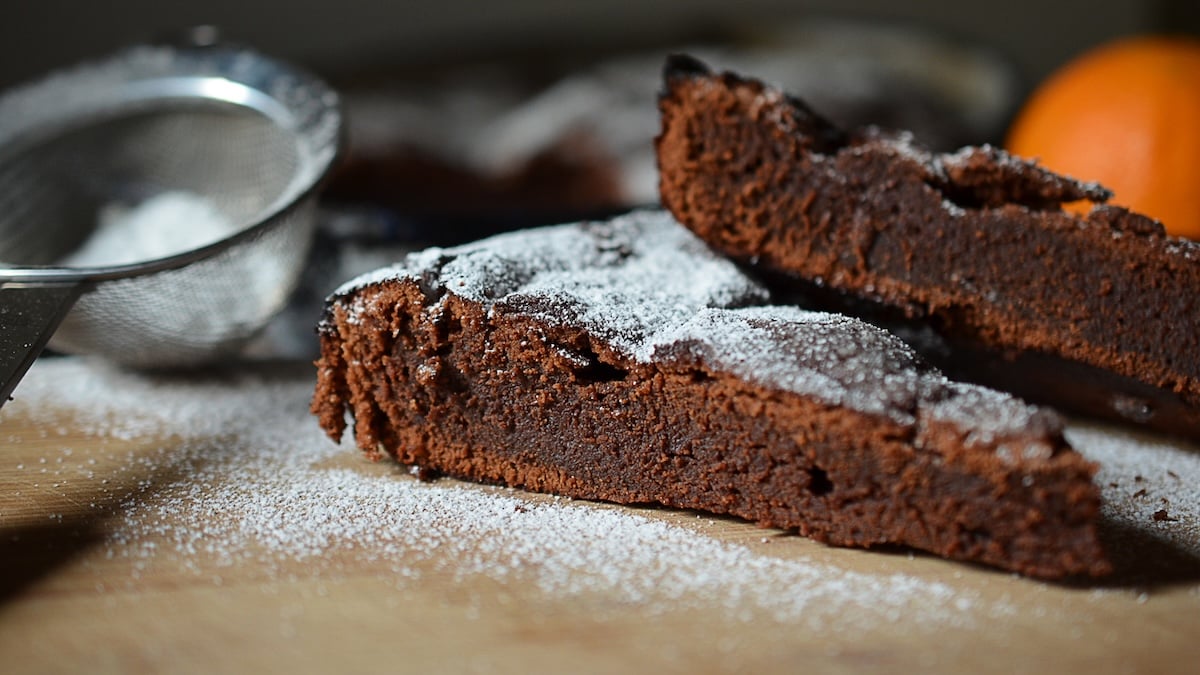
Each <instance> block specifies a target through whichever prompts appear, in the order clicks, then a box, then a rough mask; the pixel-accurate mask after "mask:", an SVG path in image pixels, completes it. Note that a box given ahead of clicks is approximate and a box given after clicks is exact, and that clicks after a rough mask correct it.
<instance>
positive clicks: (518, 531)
mask: <svg viewBox="0 0 1200 675" xmlns="http://www.w3.org/2000/svg"><path fill="white" fill-rule="evenodd" d="M67 382H69V383H71V386H63V383H67ZM311 390H312V377H311V373H308V372H307V371H304V372H297V371H290V372H286V373H275V374H273V375H268V374H259V375H237V376H223V377H205V378H202V379H195V378H193V379H184V378H177V379H176V378H164V377H156V376H138V375H132V374H128V373H124V372H121V371H117V370H114V369H112V368H111V367H109V366H105V365H101V364H98V363H94V362H87V361H84V360H78V359H57V360H43V361H40V362H38V363H37V364H35V366H34V368H33V369H32V370H31V372H30V374H29V375H28V376H27V377H26V379H25V382H24V383H23V385H22V388H21V390H20V392H19V393H20V397H19V398H18V399H17V400H16V401H14V402H13V403H10V404H9V406H7V407H6V408H5V409H4V410H3V411H0V419H3V418H4V417H5V416H7V415H10V414H13V413H16V412H19V413H20V414H24V415H27V416H30V417H32V418H33V419H34V420H38V419H43V421H44V422H45V423H47V424H51V423H52V422H51V420H53V419H54V418H55V417H56V415H61V414H62V413H64V412H65V413H67V414H69V415H70V416H71V417H72V419H73V422H72V424H73V425H75V426H77V427H80V428H84V429H88V430H89V431H90V432H92V433H93V434H95V435H96V436H100V437H112V438H154V437H172V440H171V441H170V443H169V447H170V452H169V454H168V453H164V452H161V451H160V452H158V453H143V455H142V456H140V457H138V458H137V459H136V460H133V459H131V460H130V461H131V462H134V463H137V464H139V465H141V464H145V463H147V462H150V463H155V462H158V463H162V464H163V465H170V466H173V467H177V468H178V467H182V469H183V470H182V472H181V473H180V475H179V476H178V477H177V478H175V479H170V480H165V481H164V483H163V484H162V485H154V486H147V489H146V490H145V491H141V492H139V493H138V494H135V495H133V496H130V497H129V498H127V499H126V501H125V502H123V503H122V504H120V506H119V508H118V510H117V513H116V514H115V520H114V522H113V523H112V525H111V529H110V531H109V533H108V534H107V538H106V540H105V541H104V542H103V544H102V545H103V546H105V547H106V548H107V550H108V556H109V557H110V558H115V559H128V560H129V561H130V562H131V569H132V570H134V571H133V573H134V574H137V573H138V572H137V571H138V570H145V569H147V567H150V566H153V565H154V564H155V561H156V560H160V559H164V558H171V559H182V560H184V561H186V562H187V563H188V564H189V565H191V566H192V567H193V569H194V571H195V572H196V573H197V574H198V575H201V576H209V575H213V574H214V573H219V572H220V569H221V567H222V566H228V565H239V564H242V565H244V564H250V565H254V566H255V567H256V568H259V569H262V570H264V571H266V572H270V571H271V570H272V569H275V568H276V567H278V566H279V565H280V564H281V562H283V561H305V562H309V563H311V564H312V565H313V569H314V570H319V569H320V566H321V564H322V561H327V560H330V559H335V558H337V557H338V556H349V557H351V558H353V559H356V560H358V561H360V562H363V563H365V564H376V565H383V566H386V569H388V570H389V574H391V575H394V576H395V578H396V579H397V581H399V582H404V581H408V582H414V583H415V582H418V581H420V580H421V579H422V578H423V575H425V574H427V573H428V570H431V569H432V570H435V571H437V573H439V574H444V573H446V571H452V573H453V575H455V576H456V577H466V576H471V575H485V576H486V577H488V578H491V579H495V580H497V581H499V582H502V583H507V582H510V581H515V580H517V579H524V580H531V581H532V582H533V585H534V587H536V588H537V589H539V590H540V592H543V593H546V594H550V595H553V596H556V597H572V596H576V595H592V594H599V595H601V596H603V597H606V598H610V599H612V600H613V601H616V602H620V603H626V604H633V605H636V606H639V607H642V608H643V609H644V611H651V612H654V611H676V610H679V609H682V608H687V607H712V606H714V605H715V606H716V607H717V608H724V609H728V610H731V611H733V610H737V611H745V612H749V613H750V614H751V615H754V616H757V617H762V616H766V617H773V618H774V619H775V620H778V621H791V620H797V619H801V618H802V619H803V620H804V621H806V622H808V624H809V625H814V623H815V624H818V625H825V626H827V627H830V626H837V625H840V624H844V623H845V622H846V621H847V619H846V617H848V616H851V615H853V616H855V617H857V618H856V619H855V621H856V622H860V627H861V622H867V623H870V622H895V621H898V620H900V618H901V616H903V618H904V620H905V621H911V622H917V623H929V625H930V626H932V627H936V626H937V625H942V624H945V623H946V622H954V623H956V624H962V622H963V621H964V620H965V619H964V616H965V615H966V614H967V610H983V611H984V612H986V613H989V614H992V615H995V614H997V613H1000V614H1003V613H1005V612H1009V611H1011V608H1008V607H1007V606H1005V605H1003V603H998V602H995V601H992V600H986V599H983V598H981V597H980V596H979V595H978V594H977V593H976V592H967V591H961V590H956V589H955V588H953V587H952V586H951V585H949V584H946V583H941V582H938V581H931V580H927V579H921V578H917V577H913V576H908V575H904V574H869V573H860V572H853V571H849V570H844V569H840V568H838V567H836V566H833V565H830V564H827V563H819V562H815V561H813V560H810V559H803V558H801V559H780V558H773V557H770V556H766V555H762V554H759V553H757V552H755V551H753V550H751V549H750V548H747V547H745V546H740V545H735V544H731V543H727V542H721V541H718V540H715V539H712V538H710V537H707V536H705V535H704V534H702V533H699V532H696V531H693V530H691V529H687V528H684V527H680V526H678V525H672V524H669V523H666V522H663V521H661V520H655V519H651V518H647V517H643V516H640V515H636V514H633V513H630V512H628V511H625V510H622V509H617V508H612V507H608V506H605V505H594V504H589V503H584V502H573V501H569V500H561V499H552V498H545V497H539V496H534V495H525V494H524V493H521V492H517V491H513V490H505V489H498V488H486V487H479V486H471V485H464V484H460V483H456V482H452V481H443V482H434V483H424V482H420V481H417V480H415V479H412V478H410V477H407V476H403V475H396V474H384V473H381V472H379V471H375V470H373V469H377V468H378V467H376V466H375V465H368V464H366V463H362V464H360V465H354V466H349V467H347V466H344V465H343V466H331V465H330V462H331V460H333V459H335V458H337V457H343V456H346V455H347V453H354V452H355V451H354V450H353V449H351V448H349V447H345V446H344V445H343V446H341V447H339V446H337V445H335V444H332V443H330V442H329V441H328V439H326V438H325V437H324V436H323V435H322V434H321V433H320V431H319V429H318V428H317V425H316V423H315V422H314V421H313V420H311V419H310V418H309V416H308V413H307V400H308V396H309V395H310V392H311ZM164 447H166V446H164ZM92 480H97V481H98V480H102V478H101V477H94V478H92ZM105 480H106V479H105ZM151 487H152V488H153V489H150V488H151ZM864 555H866V554H864Z"/></svg>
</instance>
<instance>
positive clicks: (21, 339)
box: [0, 281, 84, 406]
mask: <svg viewBox="0 0 1200 675" xmlns="http://www.w3.org/2000/svg"><path fill="white" fill-rule="evenodd" d="M83 287H84V284H83V283H82V282H78V281H76V282H62V283H38V284H19V285H18V284H11V285H7V286H0V406H3V405H4V404H5V403H7V402H8V400H9V398H10V397H11V396H12V393H13V390H14V389H16V388H17V383H18V382H20V381H21V378H22V377H23V376H24V375H25V371H27V370H29V366H31V365H33V361H34V359H36V358H37V357H38V354H41V353H42V349H43V348H45V346H46V341H47V340H49V339H50V336H51V335H53V334H54V330H55V329H56V328H58V324H59V323H61V322H62V320H63V317H65V316H66V315H67V312H68V311H70V309H71V306H72V305H74V304H75V301H76V300H77V299H78V298H79V295H80V294H81V293H82V292H83Z"/></svg>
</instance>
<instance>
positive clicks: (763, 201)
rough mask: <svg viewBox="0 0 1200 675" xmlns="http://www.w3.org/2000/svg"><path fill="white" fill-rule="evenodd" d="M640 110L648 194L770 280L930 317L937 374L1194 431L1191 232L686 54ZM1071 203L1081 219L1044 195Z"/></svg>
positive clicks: (1081, 186) (1029, 170)
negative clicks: (652, 169) (652, 179)
mask: <svg viewBox="0 0 1200 675" xmlns="http://www.w3.org/2000/svg"><path fill="white" fill-rule="evenodd" d="M659 107H660V111H661V114H662V130H661V134H660V135H659V137H658V138H657V140H656V147H657V152H658V162H659V175H660V190H661V194H662V200H663V204H664V206H665V207H667V208H668V209H669V210H670V211H671V212H672V213H673V214H674V215H675V216H676V218H678V219H679V221H680V222H682V223H683V224H685V225H687V226H688V227H689V228H690V229H691V230H693V231H694V232H695V233H696V234H697V235H699V236H700V237H701V238H702V239H704V240H705V241H707V242H708V243H709V244H710V245H711V246H713V247H714V248H715V249H717V250H718V251H721V252H722V253H725V254H726V255H729V256H731V257H732V258H734V259H735V260H738V261H740V262H742V263H745V264H747V265H749V266H751V267H752V268H754V270H756V272H757V273H760V274H761V275H762V276H763V278H764V279H768V280H769V282H770V283H771V284H772V285H773V287H774V288H775V289H776V290H777V291H780V289H782V288H787V289H789V290H791V291H799V292H801V293H803V294H804V295H805V296H806V297H807V298H808V300H809V301H814V302H816V303H818V304H819V306H823V307H826V308H836V309H838V310H840V311H853V312H858V313H863V315H864V316H872V315H874V317H883V318H891V319H899V320H900V321H902V322H904V321H916V322H919V323H920V324H921V325H922V326H927V327H932V329H933V333H934V334H935V335H936V336H937V337H938V344H939V350H938V351H937V352H936V353H938V354H941V355H944V356H946V357H947V358H946V360H945V362H942V361H939V362H938V363H939V365H941V366H943V367H945V368H947V369H948V370H950V372H952V373H954V374H955V375H962V376H966V377H971V378H975V379H978V380H979V381H982V382H985V383H988V384H993V385H995V386H999V387H1004V388H1007V389H1011V390H1012V391H1014V392H1016V393H1018V394H1020V395H1022V396H1025V397H1027V398H1029V399H1031V400H1035V401H1040V402H1045V403H1050V404H1054V405H1056V406H1059V407H1061V408H1063V409H1067V410H1071V411H1075V412H1081V413H1085V414H1090V415H1098V416H1101V417H1107V418H1111V419H1116V420H1120V421H1125V422H1134V423H1137V424H1140V425H1145V426H1148V427H1151V428H1155V429H1158V430H1161V431H1167V432H1170V433H1175V434H1181V435H1185V436H1190V437H1194V438H1200V332H1198V331H1196V330H1195V327H1196V326H1197V325H1200V303H1197V302H1196V298H1195V296H1196V289H1200V245H1197V244H1195V243H1192V242H1188V241H1183V240H1180V239H1175V238H1171V237H1168V236H1166V235H1165V233H1164V230H1163V228H1162V225H1161V224H1159V223H1157V222H1156V221H1152V220H1150V219H1148V218H1145V217H1144V216H1141V215H1138V214H1135V213H1132V212H1129V211H1127V210H1124V209H1121V208H1118V207H1115V206H1109V205H1104V204H1103V203H1102V202H1104V201H1105V200H1106V199H1107V198H1108V197H1109V193H1108V192H1107V191H1106V190H1104V189H1103V188H1102V187H1100V186H1098V185H1095V184H1085V183H1080V182H1077V181H1075V180H1072V179H1070V178H1066V177H1063V176H1058V175H1055V174H1053V173H1051V172H1049V171H1046V170H1044V169H1042V168H1041V167H1039V166H1037V165H1036V164H1035V163H1033V162H1028V161H1025V160H1022V159H1019V158H1016V157H1013V156H1010V155H1008V154H1006V153H1005V152H1003V151H1001V150H998V149H996V148H992V147H988V146H984V147H976V148H964V149H962V150H961V151H959V152H956V153H952V154H933V153H930V152H927V151H925V150H924V149H922V148H921V147H920V146H919V145H918V144H917V143H915V142H914V140H913V139H912V137H911V135H908V134H905V133H887V132H883V131H880V130H878V129H874V128H866V129H862V130H858V131H854V132H846V131H843V130H841V129H839V128H837V127H835V126H834V125H832V124H830V123H829V122H828V121H826V120H824V119H823V118H821V117H820V116H819V115H818V114H816V113H814V112H813V111H812V110H810V109H809V108H808V107H807V106H806V105H805V104H804V103H803V102H802V101H800V100H798V99H796V98H793V97H790V96H787V95H785V94H784V93H782V92H780V91H779V90H777V89H775V88H772V87H770V86H768V85H766V84H764V83H762V82H760V81H757V80H753V79H749V78H744V77H741V76H738V75H734V74H730V73H714V72H712V71H710V70H709V69H708V67H707V66H705V65H704V64H702V63H700V62H698V61H696V60H695V59H692V58H689V57H686V56H675V57H672V58H671V59H669V61H668V63H667V65H666V69H665V89H664V91H663V93H662V95H661V96H660V100H659ZM1097 142H1098V143H1102V142H1103V139H1097ZM1079 200H1089V201H1092V202H1094V203H1096V205H1095V206H1094V208H1093V210H1092V211H1091V212H1090V214H1088V215H1086V216H1079V215H1074V214H1072V213H1068V212H1067V211H1064V210H1063V209H1062V205H1063V204H1064V203H1068V202H1074V201H1079ZM821 303H823V304H821ZM946 344H948V345H949V346H950V350H949V353H944V352H945V351H946V350H944V347H945V345H946Z"/></svg>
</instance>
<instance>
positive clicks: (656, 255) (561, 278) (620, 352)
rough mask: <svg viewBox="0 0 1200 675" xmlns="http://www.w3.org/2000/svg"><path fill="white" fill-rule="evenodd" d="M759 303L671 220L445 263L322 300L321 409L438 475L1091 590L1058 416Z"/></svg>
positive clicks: (451, 257) (442, 255) (1082, 470)
mask: <svg viewBox="0 0 1200 675" xmlns="http://www.w3.org/2000/svg"><path fill="white" fill-rule="evenodd" d="M767 301H768V297H767V293H766V291H765V290H764V289H763V288H762V287H761V286H760V285H759V284H758V283H757V282H755V281H753V280H751V279H750V278H749V277H747V276H746V275H744V274H743V273H742V272H741V271H740V270H739V269H738V268H737V267H736V266H735V265H734V264H733V263H731V262H729V261H728V260H725V259H723V258H722V257H720V256H718V255H715V254H714V253H712V252H711V251H710V250H709V249H708V248H707V247H706V246H705V245H704V244H703V243H702V242H701V241H700V240H698V239H697V238H695V236H694V235H692V234H691V233H689V232H688V231H687V230H686V229H684V228H683V227H681V226H680V225H678V224H677V223H676V222H675V221H674V220H673V219H672V218H671V217H670V216H669V215H668V214H666V213H664V212H638V213H634V214H632V215H630V216H627V217H623V218H620V219H617V220H614V221H611V222H603V223H592V224H582V225H571V226H561V227H556V228H546V229H541V230H534V231H527V232H518V233H513V234H507V235H500V236H497V237H493V238H491V239H488V240H484V241H481V242H478V243H475V244H470V245H466V246H462V247H458V248H452V249H431V250H428V251H425V252H422V253H419V254H414V255H413V256H410V257H409V258H408V259H407V260H406V261H404V262H403V263H401V264H399V265H397V266H395V267H393V268H388V269H384V270H381V271H380V272H378V273H375V274H373V275H369V276H367V277H364V278H361V279H358V280H356V281H354V282H351V283H350V284H348V285H346V286H345V287H344V288H342V289H341V290H340V291H339V292H338V293H337V294H335V296H334V297H333V298H332V299H331V301H330V304H329V307H328V312H327V316H326V318H325V320H324V321H323V322H322V324H321V326H320V336H321V345H322V352H321V358H320V360H319V362H318V364H317V365H318V378H319V379H318V384H317V390H316V393H315V395H314V398H313V411H314V412H315V413H316V414H318V415H319V417H320V421H321V424H322V426H323V427H324V428H325V429H326V431H327V432H328V433H329V434H330V435H331V436H333V437H334V438H338V437H340V436H341V435H342V433H343V431H344V429H345V426H346V424H347V419H346V415H347V413H349V414H350V415H351V416H352V417H353V423H354V427H355V438H356V441H357V444H358V445H359V447H361V448H362V449H363V450H364V451H366V453H367V454H368V455H370V456H372V457H381V456H384V455H390V456H392V457H394V458H395V459H396V460H398V461H399V462H401V463H403V464H406V465H411V466H413V467H417V468H419V469H420V470H421V471H423V472H426V473H427V474H429V473H432V474H435V475H436V474H437V473H444V474H449V475H452V476H457V477H461V478H467V479H472V480H478V481H485V482H489V483H500V484H504V485H511V486H517V487H522V488H528V489H532V490H538V491H543V492H551V493H555V494H561V495H568V496H572V497H581V498H587V499H599V500H607V501H612V502H618V503H622V504H644V503H648V504H661V505H666V506H671V507H680V508H690V509H700V510H704V511H710V512H714V513H723V514H730V515H733V516H737V517H740V518H745V519H748V520H751V521H754V522H757V523H760V524H762V525H766V526H774V527H779V528H784V529H789V530H796V531H799V532H801V533H803V534H806V535H809V536H811V537H813V538H816V539H819V540H821V541H825V542H829V543H832V544H837V545H843V546H861V547H870V546H876V545H881V544H900V545H906V546H911V547H914V548H918V549H923V550H926V551H930V552H933V553H935V554H937V555H941V556H946V557H949V558H955V559H959V560H969V561H977V562H981V563H986V564H989V565H994V566H998V567H1001V568H1004V569H1008V570H1014V571H1018V572H1021V573H1025V574H1029V575H1034V576H1042V577H1061V576H1064V575H1075V574H1083V575H1100V574H1104V573H1106V572H1107V571H1108V570H1109V563H1108V562H1107V561H1106V559H1105V556H1104V553H1103V551H1102V549H1101V546H1100V544H1099V542H1098V538H1097V534H1096V520H1097V518H1098V515H1099V506H1100V501H1099V494H1098V491H1097V489H1096V488H1095V487H1094V485H1093V484H1092V482H1091V478H1092V475H1093V473H1094V471H1095V467H1094V466H1093V465H1092V464H1091V463H1089V462H1087V461H1086V460H1084V459H1083V458H1082V457H1081V456H1080V455H1078V454H1077V453H1076V452H1075V451H1074V450H1072V449H1071V448H1070V447H1069V446H1068V445H1067V444H1066V442H1065V441H1064V440H1063V437H1062V434H1061V430H1062V429H1061V422H1060V420H1059V418H1058V417H1057V416H1056V415H1055V414H1053V413H1051V412H1049V411H1047V410H1039V409H1037V408H1034V407H1031V406H1028V405H1026V404H1024V403H1022V402H1021V401H1019V400H1017V399H1014V398H1012V397H1009V396H1007V395H1005V394H1000V393H997V392H994V391H991V390H988V389H984V388H982V387H978V386H974V385H965V384H959V383H955V382H952V381H949V380H947V379H946V378H945V377H944V376H942V375H941V374H940V373H939V372H937V371H936V370H933V369H932V368H930V367H929V366H927V365H926V364H925V363H924V362H923V361H922V360H921V359H919V358H918V357H917V356H915V354H914V353H913V352H912V351H911V350H910V349H909V348H908V347H907V346H906V345H905V344H904V343H902V342H900V341H899V340H898V339H896V338H894V337H892V336H891V335H889V334H888V333H886V332H884V331H882V330H879V329H877V328H874V327H872V326H869V325H867V324H864V323H862V322H860V321H857V320H855V319H850V318H847V317H845V316H840V315H835V314H823V313H815V312H807V311H803V310H800V309H797V308H794V307H779V306H771V305H767V304H766V303H767Z"/></svg>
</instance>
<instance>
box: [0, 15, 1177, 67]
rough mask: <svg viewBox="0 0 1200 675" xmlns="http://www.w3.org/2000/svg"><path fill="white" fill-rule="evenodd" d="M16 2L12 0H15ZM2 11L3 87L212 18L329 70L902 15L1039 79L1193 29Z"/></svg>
mask: <svg viewBox="0 0 1200 675" xmlns="http://www.w3.org/2000/svg"><path fill="white" fill-rule="evenodd" d="M14 4H15V7H14V6H13V5H14ZM8 5H9V6H8V7H7V9H8V10H9V11H7V12H5V17H4V20H3V21H0V54H2V58H0V86H4V85H8V84H12V83H13V82H15V81H20V80H23V79H28V78H31V77H33V76H35V75H37V74H39V73H41V72H43V71H45V70H47V69H50V68H52V67H55V66H60V65H65V64H70V63H72V62H75V61H77V60H80V59H83V58H86V57H88V56H93V55H100V54H104V53H105V52H107V51H109V50H112V49H114V48H116V47H119V46H121V45H124V44H126V43H129V42H134V41H139V40H143V39H146V38H147V37H151V36H154V35H156V34H158V33H160V32H161V31H164V30H168V29H172V28H177V27H181V26H187V25H192V24H198V23H211V24H218V25H220V26H222V27H223V29H224V30H225V33H226V35H229V36H233V37H236V38H239V39H241V40H243V41H245V42H249V43H251V44H253V45H254V46H256V47H258V48H259V49H261V50H264V51H268V52H271V53H274V54H276V55H278V56H282V57H286V58H289V59H293V60H296V61H299V62H301V63H303V64H306V65H307V66H309V67H310V68H312V69H314V70H317V71H318V72H320V73H322V74H323V75H325V76H326V77H329V78H331V79H334V80H335V81H336V80H337V79H338V78H339V77H342V76H349V75H352V74H354V73H356V72H360V71H363V70H366V69H380V68H389V67H398V68H407V67H412V66H414V65H423V64H430V63H442V62H453V61H461V60H467V59H485V60H486V59H489V58H499V57H501V56H506V55H511V54H513V53H528V52H530V51H531V50H537V51H541V52H544V53H550V54H553V53H560V54H565V55H570V54H574V53H581V52H596V51H604V50H612V49H619V48H625V47H638V48H640V47H649V46H654V45H656V44H666V43H671V42H674V41H678V40H687V39H695V38H697V37H708V36H712V35H718V36H720V35H727V34H743V35H744V34H751V35H752V34H753V32H754V31H755V30H760V29H762V28H764V27H768V28H769V27H770V26H772V25H775V24H777V23H778V22H780V21H802V20H804V19H805V18H807V17H815V16H819V17H828V16H831V15H832V16H835V17H849V18H868V19H879V20H885V21H900V22H905V23H911V24H915V25H918V26H921V27H926V28H931V29H934V30H936V31H940V32H943V33H946V34H948V35H949V36H951V37H954V38H958V39H964V40H967V41H970V42H979V43H982V44H986V45H989V46H992V47H994V48H996V49H997V50H999V51H1000V52H1001V53H1002V54H1004V55H1006V56H1007V57H1009V58H1010V59H1011V60H1012V62H1013V63H1014V64H1015V65H1016V66H1017V68H1018V70H1019V72H1020V73H1021V75H1022V76H1023V77H1024V78H1025V79H1026V81H1036V80H1037V79H1040V78H1041V77H1043V76H1044V75H1045V74H1046V73H1047V72H1049V70H1050V69H1052V68H1053V67H1054V66H1056V65H1058V64H1060V63H1062V62H1063V61H1064V60H1066V59H1067V58H1069V57H1070V56H1071V55H1073V54H1075V53H1078V52H1079V51H1080V50H1082V49H1084V48H1086V47H1087V46H1089V45H1092V44H1095V43H1097V42H1100V41H1103V40H1106V39H1109V38H1111V37H1114V36H1117V35H1122V34H1128V33H1134V32H1144V31H1155V30H1157V31H1162V30H1173V31H1186V32H1195V30H1196V28H1197V26H1200V9H1198V7H1197V6H1198V5H1200V3H1196V2H1194V1H1193V0H1154V1H1151V2H1139V1H1136V0H1104V1H1103V2H1095V1H1093V2H1082V1H1076V2H1054V1H1052V0H1003V1H1001V2H985V3H970V2H961V0H926V1H924V2H896V1H894V0H808V1H791V2H789V1H785V0H749V1H746V2H729V1H728V0H725V1H716V0H694V1H687V0H662V1H659V2H650V1H648V0H583V1H579V0H576V1H569V0H564V1H561V2H559V1H555V0H512V1H508V2H488V1H485V0H432V1H431V0H413V1H408V2H379V1H375V2H372V1H370V0H334V1H330V0H273V1H270V2H266V1H257V2H256V1H254V0H205V1H204V2H170V1H160V0H110V1H107V2H101V1H98V2H86V3H85V2H78V1H77V0H33V1H27V0H16V2H15V3H14V2H12V0H10V3H8Z"/></svg>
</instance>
